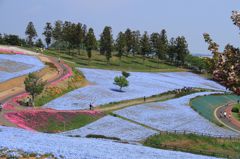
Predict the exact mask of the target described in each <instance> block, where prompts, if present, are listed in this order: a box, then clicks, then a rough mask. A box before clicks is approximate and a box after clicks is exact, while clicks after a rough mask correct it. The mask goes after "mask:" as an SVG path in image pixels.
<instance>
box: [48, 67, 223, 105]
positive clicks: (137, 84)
mask: <svg viewBox="0 0 240 159" xmlns="http://www.w3.org/2000/svg"><path fill="white" fill-rule="evenodd" d="M79 70H80V71H81V72H83V74H84V75H85V77H86V78H87V80H88V81H90V82H91V85H89V86H87V87H84V88H80V89H77V90H74V91H72V92H70V93H68V94H66V95H64V96H62V97H60V98H58V99H55V100H53V101H51V102H50V103H48V104H46V105H45V107H48V108H53V109H58V110H78V109H88V108H89V104H90V103H93V106H97V105H103V104H107V103H110V102H117V101H122V100H128V99H135V98H140V97H144V96H146V97H147V96H151V95H155V94H160V93H163V92H167V91H169V90H174V89H180V88H183V87H185V86H187V87H199V88H206V89H214V90H221V91H223V90H225V88H224V87H222V86H221V85H219V84H217V83H216V82H213V81H210V80H207V79H205V78H202V77H200V76H198V75H195V74H193V73H188V72H178V73H139V72H131V76H130V77H129V87H127V88H124V89H123V91H124V92H119V91H117V90H118V89H119V88H118V87H117V86H115V85H114V84H113V80H114V77H115V76H118V75H120V74H121V72H119V71H109V70H99V69H85V68H84V69H83V68H81V69H79Z"/></svg>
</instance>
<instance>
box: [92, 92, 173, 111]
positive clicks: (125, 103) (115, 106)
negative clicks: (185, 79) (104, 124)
mask: <svg viewBox="0 0 240 159" xmlns="http://www.w3.org/2000/svg"><path fill="white" fill-rule="evenodd" d="M175 96H176V94H166V95H162V96H159V97H149V98H146V100H145V101H144V99H143V98H138V99H133V100H127V101H122V102H119V103H116V104H111V105H107V106H103V107H101V106H99V107H95V108H94V110H97V111H101V112H111V111H114V110H119V109H122V108H125V107H129V106H133V105H139V104H144V103H151V102H157V101H161V100H167V99H170V98H174V97H175Z"/></svg>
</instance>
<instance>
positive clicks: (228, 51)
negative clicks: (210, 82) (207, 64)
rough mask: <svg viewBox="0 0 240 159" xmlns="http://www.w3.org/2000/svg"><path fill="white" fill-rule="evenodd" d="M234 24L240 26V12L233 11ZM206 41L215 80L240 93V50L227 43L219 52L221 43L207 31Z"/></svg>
mask: <svg viewBox="0 0 240 159" xmlns="http://www.w3.org/2000/svg"><path fill="white" fill-rule="evenodd" d="M231 19H232V20H233V23H234V25H236V26H237V27H239V28H240V12H237V11H233V14H232V16H231ZM203 36H204V39H205V41H206V42H207V43H208V45H209V47H208V49H209V50H210V51H211V52H212V54H213V58H212V60H211V63H212V73H213V78H214V80H216V81H218V82H220V83H221V84H223V85H225V86H226V88H228V89H230V90H232V91H233V92H235V93H236V94H238V95H240V50H239V48H235V47H234V46H232V45H229V44H228V45H227V46H226V47H225V49H224V51H223V52H219V45H218V44H217V43H215V42H214V41H213V40H212V39H211V37H210V35H209V34H207V33H205V34H204V35H203Z"/></svg>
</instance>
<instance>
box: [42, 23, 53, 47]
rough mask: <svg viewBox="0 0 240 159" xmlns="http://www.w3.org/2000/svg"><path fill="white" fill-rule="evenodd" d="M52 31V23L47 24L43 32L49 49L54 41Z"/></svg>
mask: <svg viewBox="0 0 240 159" xmlns="http://www.w3.org/2000/svg"><path fill="white" fill-rule="evenodd" d="M52 30H53V29H52V25H51V23H49V22H47V23H46V26H45V28H44V32H43V35H44V36H45V42H46V44H47V48H48V47H49V45H50V44H51V41H52Z"/></svg>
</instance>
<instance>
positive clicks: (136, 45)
mask: <svg viewBox="0 0 240 159" xmlns="http://www.w3.org/2000/svg"><path fill="white" fill-rule="evenodd" d="M132 36H133V48H132V53H133V56H135V54H139V53H140V52H141V48H140V39H141V33H140V31H139V30H137V31H133V32H132Z"/></svg>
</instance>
